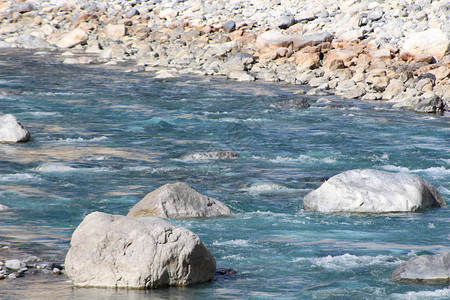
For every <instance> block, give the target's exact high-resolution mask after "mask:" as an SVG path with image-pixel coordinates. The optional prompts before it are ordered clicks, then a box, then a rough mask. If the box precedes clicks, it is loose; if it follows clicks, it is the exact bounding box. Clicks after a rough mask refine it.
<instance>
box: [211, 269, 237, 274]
mask: <svg viewBox="0 0 450 300" xmlns="http://www.w3.org/2000/svg"><path fill="white" fill-rule="evenodd" d="M235 274H237V272H236V270H234V269H224V268H221V269H217V271H216V276H229V275H235Z"/></svg>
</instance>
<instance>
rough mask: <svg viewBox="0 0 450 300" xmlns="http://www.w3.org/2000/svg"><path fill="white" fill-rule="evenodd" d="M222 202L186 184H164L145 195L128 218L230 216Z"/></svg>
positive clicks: (228, 210)
mask: <svg viewBox="0 0 450 300" xmlns="http://www.w3.org/2000/svg"><path fill="white" fill-rule="evenodd" d="M232 214H233V213H232V211H231V210H230V209H229V208H228V207H227V206H226V205H225V204H223V203H222V202H220V201H218V200H216V199H213V198H210V197H208V196H205V195H202V194H200V193H199V192H197V191H196V190H194V189H193V188H191V187H190V186H188V185H187V184H186V183H183V182H176V183H172V184H165V185H163V186H161V187H159V188H158V189H156V190H154V191H153V192H150V193H148V194H147V196H145V197H144V199H142V200H141V201H139V202H138V203H137V204H136V205H135V206H133V207H132V208H131V209H130V211H129V212H128V216H129V217H142V216H157V217H164V218H202V217H218V216H228V215H232Z"/></svg>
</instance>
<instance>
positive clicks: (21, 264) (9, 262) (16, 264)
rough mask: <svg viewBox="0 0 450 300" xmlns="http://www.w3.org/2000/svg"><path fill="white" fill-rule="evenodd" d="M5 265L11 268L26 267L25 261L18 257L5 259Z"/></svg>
mask: <svg viewBox="0 0 450 300" xmlns="http://www.w3.org/2000/svg"><path fill="white" fill-rule="evenodd" d="M5 267H7V268H8V269H11V270H19V269H22V268H24V267H25V263H24V262H23V261H20V260H18V259H11V260H7V261H5Z"/></svg>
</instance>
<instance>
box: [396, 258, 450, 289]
mask: <svg viewBox="0 0 450 300" xmlns="http://www.w3.org/2000/svg"><path fill="white" fill-rule="evenodd" d="M392 280H395V281H399V282H403V283H416V284H417V283H424V282H425V283H427V282H439V283H441V282H445V281H449V280H450V252H444V253H440V254H436V255H420V256H417V257H414V258H411V259H410V260H408V261H406V262H404V263H402V264H401V265H400V266H399V267H398V268H397V269H395V270H394V272H393V273H392Z"/></svg>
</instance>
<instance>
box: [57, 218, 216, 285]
mask: <svg viewBox="0 0 450 300" xmlns="http://www.w3.org/2000/svg"><path fill="white" fill-rule="evenodd" d="M70 245H71V247H70V249H69V251H68V253H67V256H66V261H65V268H66V274H67V275H68V276H69V277H70V279H71V280H72V281H73V284H74V285H75V286H79V287H112V288H137V289H148V288H157V287H164V286H186V285H191V284H195V283H201V282H207V281H211V280H212V279H213V278H214V273H215V271H216V261H215V259H214V257H213V255H212V254H211V253H210V252H209V250H208V249H207V248H206V247H205V246H204V245H203V243H202V241H201V240H200V238H199V237H198V236H197V235H196V234H194V233H193V232H191V231H190V230H188V229H186V228H183V227H175V226H174V225H172V224H170V223H169V222H167V221H165V220H163V219H160V218H156V217H145V218H130V217H125V216H118V215H110V214H106V213H101V212H94V213H91V214H90V215H88V216H87V217H86V218H85V219H84V220H83V222H81V224H80V225H79V226H78V228H77V229H76V230H75V232H74V233H73V235H72V240H71V243H70Z"/></svg>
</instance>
